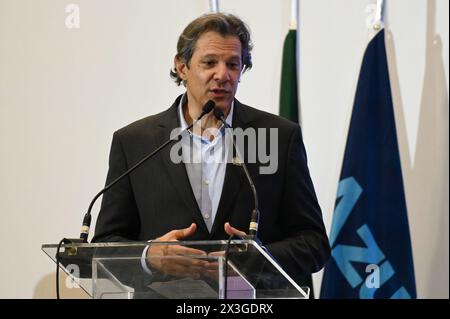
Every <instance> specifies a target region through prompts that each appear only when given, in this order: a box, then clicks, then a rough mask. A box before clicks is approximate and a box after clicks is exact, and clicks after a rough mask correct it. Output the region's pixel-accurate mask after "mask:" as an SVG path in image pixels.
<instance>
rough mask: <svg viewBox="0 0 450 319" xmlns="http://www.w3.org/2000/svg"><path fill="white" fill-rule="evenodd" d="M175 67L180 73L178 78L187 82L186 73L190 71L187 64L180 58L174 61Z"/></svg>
mask: <svg viewBox="0 0 450 319" xmlns="http://www.w3.org/2000/svg"><path fill="white" fill-rule="evenodd" d="M173 63H174V65H175V69H176V71H177V73H178V76H179V77H180V78H181V79H182V80H183V81H186V72H187V70H188V67H187V65H186V63H185V62H183V61H181V60H180V58H178V57H175V58H174V61H173Z"/></svg>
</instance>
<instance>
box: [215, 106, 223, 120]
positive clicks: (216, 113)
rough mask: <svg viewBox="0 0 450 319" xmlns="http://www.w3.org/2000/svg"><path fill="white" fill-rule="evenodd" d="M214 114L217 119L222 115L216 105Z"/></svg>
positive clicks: (220, 118)
mask: <svg viewBox="0 0 450 319" xmlns="http://www.w3.org/2000/svg"><path fill="white" fill-rule="evenodd" d="M214 116H215V117H216V119H218V120H220V121H221V120H222V118H223V116H224V115H223V112H222V110H221V109H219V108H218V107H216V108H215V109H214Z"/></svg>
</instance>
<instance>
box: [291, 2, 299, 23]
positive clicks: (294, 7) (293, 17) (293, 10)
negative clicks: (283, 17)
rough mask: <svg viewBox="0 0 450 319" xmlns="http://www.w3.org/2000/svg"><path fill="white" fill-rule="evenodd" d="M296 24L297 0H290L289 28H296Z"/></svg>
mask: <svg viewBox="0 0 450 319" xmlns="http://www.w3.org/2000/svg"><path fill="white" fill-rule="evenodd" d="M297 25H298V0H291V24H290V26H289V28H290V29H291V30H296V29H297Z"/></svg>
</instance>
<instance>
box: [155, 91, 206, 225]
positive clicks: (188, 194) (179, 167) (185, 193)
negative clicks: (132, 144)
mask: <svg viewBox="0 0 450 319" xmlns="http://www.w3.org/2000/svg"><path fill="white" fill-rule="evenodd" d="M179 101H180V98H177V100H176V101H175V103H174V105H172V107H171V108H170V109H169V110H168V111H167V116H166V117H165V118H164V119H163V120H162V121H161V124H160V126H161V127H162V130H161V134H160V135H159V137H158V139H159V143H164V142H165V141H166V140H168V139H169V138H170V133H171V132H172V130H173V129H175V128H177V127H180V124H179V119H178V103H179ZM172 145H173V144H172ZM170 149H171V145H169V146H168V147H166V149H164V150H162V151H161V153H162V154H161V159H162V162H163V166H164V167H165V169H166V173H167V175H168V176H169V178H170V180H171V181H172V184H173V185H174V188H175V190H176V192H177V193H178V195H179V196H180V197H181V198H182V199H183V201H184V203H185V204H186V206H187V208H188V210H189V211H190V212H191V213H192V214H193V218H194V220H195V222H196V224H197V227H198V228H199V229H198V230H197V232H199V231H201V232H203V233H206V234H208V233H209V232H208V228H207V227H206V224H205V221H204V220H203V217H202V215H201V212H200V208H199V207H198V204H197V201H196V200H195V196H194V193H193V192H192V187H191V184H190V182H189V178H188V175H187V172H186V167H185V164H184V163H183V162H182V161H181V162H180V163H174V162H173V161H172V160H171V158H170Z"/></svg>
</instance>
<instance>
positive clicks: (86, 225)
mask: <svg viewBox="0 0 450 319" xmlns="http://www.w3.org/2000/svg"><path fill="white" fill-rule="evenodd" d="M215 105H216V104H215V103H214V101H212V100H210V101H208V102H206V104H205V105H204V106H203V108H202V113H201V114H200V116H199V117H198V118H197V119H196V120H195V121H193V122H192V124H191V125H189V126H188V127H187V128H185V129H184V130H183V131H181V132H180V133H178V134H177V135H176V136H174V137H173V138H171V139H169V140H167V141H166V142H165V143H164V144H162V145H161V146H159V147H158V148H157V149H156V150H154V151H153V152H151V153H150V154H148V155H147V156H145V157H144V158H143V159H141V160H140V161H139V162H138V163H136V164H135V165H133V166H132V167H131V168H130V169H128V170H127V171H126V172H124V173H123V174H122V175H120V176H119V177H117V178H116V179H115V180H113V181H112V182H111V183H109V184H108V185H106V186H105V188H103V189H102V190H101V191H100V192H99V193H98V194H97V195H95V197H94V198H93V199H92V201H91V203H90V204H89V208H88V210H87V213H86V214H85V215H84V218H83V225H82V226H81V233H80V239H81V240H82V241H83V242H84V243H87V240H88V236H89V230H90V226H91V210H92V207H93V206H94V203H95V201H96V200H97V199H98V198H99V197H100V196H101V195H102V194H103V193H105V192H106V191H107V190H109V189H110V188H111V187H113V186H114V185H115V184H116V183H118V182H119V181H120V180H122V179H123V178H124V177H125V176H127V175H129V174H130V173H131V172H133V171H134V170H135V169H137V168H138V167H139V166H141V165H142V164H143V163H144V162H146V161H147V160H148V159H150V158H152V157H153V156H154V155H155V154H157V153H158V152H160V151H161V150H162V149H164V148H165V147H167V145H169V144H170V143H172V142H175V141H179V140H180V139H181V138H182V135H183V133H184V132H186V131H188V130H190V129H191V128H192V127H193V126H194V125H195V124H196V123H197V122H198V121H200V120H201V118H202V117H203V116H205V115H206V114H208V113H210V112H211V111H212V110H213V109H214V107H215Z"/></svg>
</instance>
